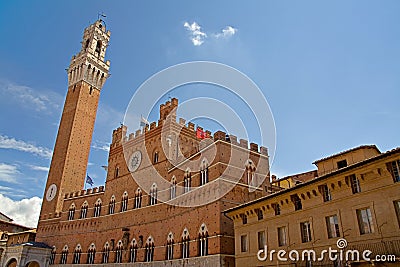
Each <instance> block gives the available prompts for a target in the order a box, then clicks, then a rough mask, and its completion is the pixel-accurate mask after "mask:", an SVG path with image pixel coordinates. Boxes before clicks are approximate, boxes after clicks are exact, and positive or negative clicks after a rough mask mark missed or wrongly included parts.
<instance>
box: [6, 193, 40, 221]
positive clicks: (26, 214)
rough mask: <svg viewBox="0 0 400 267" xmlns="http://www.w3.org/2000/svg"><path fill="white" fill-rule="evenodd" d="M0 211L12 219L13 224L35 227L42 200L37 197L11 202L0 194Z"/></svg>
mask: <svg viewBox="0 0 400 267" xmlns="http://www.w3.org/2000/svg"><path fill="white" fill-rule="evenodd" d="M0 203H1V205H0V211H1V212H2V213H4V214H5V215H7V216H8V217H10V218H12V219H13V220H14V222H15V223H18V224H21V225H25V226H28V227H36V226H37V222H38V219H39V214H40V207H41V204H42V200H41V199H40V198H38V197H32V198H25V199H21V200H19V201H18V200H12V199H10V198H8V197H6V196H4V195H2V194H0Z"/></svg>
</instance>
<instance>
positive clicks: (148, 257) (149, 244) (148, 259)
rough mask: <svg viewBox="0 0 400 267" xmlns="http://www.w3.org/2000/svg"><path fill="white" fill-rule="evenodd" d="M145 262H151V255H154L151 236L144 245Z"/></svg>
mask: <svg viewBox="0 0 400 267" xmlns="http://www.w3.org/2000/svg"><path fill="white" fill-rule="evenodd" d="M145 249H146V251H145V259H144V261H145V262H151V261H153V256H154V239H153V237H152V236H149V238H147V241H146V247H145Z"/></svg>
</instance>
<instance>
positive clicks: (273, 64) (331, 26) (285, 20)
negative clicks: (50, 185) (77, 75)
mask: <svg viewBox="0 0 400 267" xmlns="http://www.w3.org/2000/svg"><path fill="white" fill-rule="evenodd" d="M99 12H104V13H105V14H106V15H107V18H106V19H105V21H106V24H107V28H108V29H110V30H111V32H112V35H111V41H110V46H109V47H108V50H107V56H106V58H107V59H109V60H111V69H110V73H111V77H110V79H108V80H107V82H106V84H105V86H104V88H103V91H102V93H101V98H100V106H99V111H98V114H97V120H96V126H95V132H94V137H93V144H92V149H91V154H90V159H89V169H88V172H89V174H90V175H91V176H92V177H93V178H94V182H95V185H97V186H98V185H101V184H103V183H104V180H105V176H106V173H105V171H104V170H103V169H102V168H101V165H106V164H107V151H106V149H105V148H106V147H107V146H108V144H109V142H110V140H111V133H112V130H113V129H114V128H116V127H118V125H119V122H121V121H122V120H123V114H124V111H125V109H126V107H127V105H128V103H129V99H130V98H131V96H132V94H133V93H134V92H135V90H136V89H137V88H138V87H139V86H140V84H141V83H143V82H144V81H145V80H146V79H147V78H149V77H150V76H151V75H153V74H154V73H156V72H158V71H160V70H162V69H164V68H166V67H169V66H171V65H174V64H178V63H182V62H187V61H193V60H210V61H216V62H220V63H224V64H227V65H230V66H232V67H234V68H236V69H238V70H240V71H241V72H243V73H245V74H246V75H248V76H249V77H250V78H251V79H252V80H253V81H254V82H255V83H256V84H257V85H258V86H259V88H261V90H262V92H263V93H264V95H265V97H266V99H267V100H268V102H269V105H270V107H271V110H272V113H273V115H274V118H275V124H276V132H277V146H276V154H275V160H274V162H273V166H272V171H273V173H276V174H278V176H280V177H281V176H284V175H289V174H293V173H297V172H303V171H307V170H311V169H313V168H314V166H313V165H312V164H311V163H312V162H313V161H314V160H316V159H319V158H321V157H324V156H327V155H330V154H332V153H336V152H339V151H342V150H345V149H348V148H351V147H354V146H358V145H360V144H376V145H377V146H378V147H379V148H380V149H381V150H382V151H386V150H389V149H392V148H394V147H397V146H399V141H398V140H399V139H398V132H399V130H400V124H399V121H400V112H399V110H398V107H399V104H398V102H399V99H400V90H399V88H400V75H399V70H400V63H399V62H400V49H399V47H400V28H399V27H398V25H400V16H399V15H398V14H399V12H400V2H399V1H395V0H393V1H366V0H362V1H361V0H359V1H347V0H346V1H341V0H335V1H252V2H250V3H245V2H239V1H202V2H201V3H197V4H196V3H194V2H183V1H179V2H178V1H175V2H173V1H114V2H111V1H63V2H60V1H50V0H48V1H40V2H37V1H35V2H34V1H28V2H27V1H19V0H16V1H2V2H1V3H0V25H1V26H0V35H1V37H2V38H1V42H0V58H1V60H0V114H1V116H0V194H1V196H0V197H1V198H2V199H1V200H4V201H1V202H0V211H3V212H7V213H8V214H10V215H11V216H14V217H18V218H20V217H21V219H20V222H22V223H28V224H29V223H30V224H32V223H31V221H32V220H34V219H32V218H30V219H27V217H26V216H25V217H24V216H23V214H22V215H21V213H24V205H23V203H33V202H34V203H36V205H38V204H37V203H40V201H39V202H38V199H37V198H35V197H39V198H42V195H43V188H44V185H45V181H46V177H47V172H46V171H47V168H48V166H49V163H50V155H51V151H52V149H53V146H54V142H55V136H56V134H57V127H58V123H59V120H60V116H61V109H62V106H63V101H64V98H65V94H66V89H67V75H66V72H65V69H66V68H67V67H68V65H69V61H70V59H71V56H72V55H74V54H76V53H77V52H79V49H80V42H81V38H82V33H83V29H84V28H85V27H86V26H88V25H89V24H90V23H92V22H94V21H95V20H96V18H97V14H98V13H99ZM186 22H187V23H188V24H186V25H187V26H186V27H185V23H186ZM194 22H196V23H197V25H199V26H200V29H199V31H200V32H201V33H204V34H206V35H207V37H206V38H205V37H204V38H203V37H202V35H201V34H200V37H199V38H200V39H196V40H195V41H194V42H193V40H191V38H193V35H191V32H190V30H188V28H190V27H192V26H195V25H194V24H193V23H194ZM229 27H231V28H229ZM192 28H193V27H192ZM224 29H225V30H226V36H221V34H223V30H224ZM232 29H233V30H232ZM218 34H219V35H218ZM199 40H200V41H199ZM199 42H200V43H201V45H199V44H200V43H199ZM195 44H196V45H195ZM191 90H196V86H194V87H193V88H192V89H191ZM199 90H201V89H199ZM177 96H178V97H179V95H177ZM182 97H187V95H182ZM163 100H165V99H163ZM210 127H211V126H210ZM211 128H212V127H211ZM6 200H7V201H11V202H10V203H13V202H15V203H18V205H20V206H17V207H18V208H17V210H15V209H11V208H9V206H10V205H5V204H4V203H6V202H5V201H6ZM24 201H25V202H24ZM29 201H31V202H29ZM7 203H8V202H7ZM21 203H22V204H21Z"/></svg>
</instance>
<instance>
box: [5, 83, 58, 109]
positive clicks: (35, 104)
mask: <svg viewBox="0 0 400 267" xmlns="http://www.w3.org/2000/svg"><path fill="white" fill-rule="evenodd" d="M0 92H1V93H3V94H4V95H5V96H6V97H7V99H10V98H11V99H14V100H16V101H18V102H19V103H20V104H21V106H22V107H24V108H29V109H34V110H36V111H40V112H48V113H50V112H54V111H58V110H60V107H61V103H62V96H61V95H59V94H57V93H54V92H49V91H48V92H42V91H38V90H34V89H32V88H31V87H28V86H24V85H18V84H14V83H11V82H8V81H0Z"/></svg>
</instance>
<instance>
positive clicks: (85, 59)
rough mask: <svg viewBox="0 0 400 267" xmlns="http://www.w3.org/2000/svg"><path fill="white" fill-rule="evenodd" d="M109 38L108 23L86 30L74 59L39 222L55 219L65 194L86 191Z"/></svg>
mask: <svg viewBox="0 0 400 267" xmlns="http://www.w3.org/2000/svg"><path fill="white" fill-rule="evenodd" d="M110 35H111V32H110V31H107V30H106V26H105V23H104V22H103V21H102V20H98V21H96V22H95V23H93V24H92V25H90V26H89V27H87V28H86V29H85V31H84V34H83V40H82V48H81V51H80V52H79V53H78V54H77V55H74V56H73V57H72V59H71V63H70V65H69V68H68V92H67V96H66V99H65V103H64V110H63V113H62V117H61V122H60V126H59V128H58V134H57V139H56V144H55V146H54V152H53V157H52V160H51V165H50V170H49V175H48V178H47V183H46V188H45V192H44V197H43V204H42V210H41V212H40V219H46V218H52V217H54V216H55V214H56V213H58V212H60V211H61V209H62V204H63V198H64V194H65V193H67V192H73V191H79V190H81V189H82V188H83V187H84V183H85V178H86V170H87V163H88V158H89V151H90V145H91V141H92V134H93V128H94V122H95V119H96V112H97V106H98V102H99V96H100V91H101V88H102V87H103V85H104V82H105V81H106V79H107V77H108V70H109V68H110V61H108V60H107V61H105V60H104V56H105V53H106V49H107V46H108V42H109V40H110Z"/></svg>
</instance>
